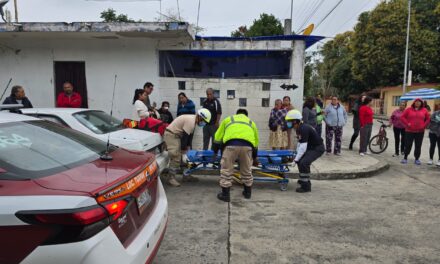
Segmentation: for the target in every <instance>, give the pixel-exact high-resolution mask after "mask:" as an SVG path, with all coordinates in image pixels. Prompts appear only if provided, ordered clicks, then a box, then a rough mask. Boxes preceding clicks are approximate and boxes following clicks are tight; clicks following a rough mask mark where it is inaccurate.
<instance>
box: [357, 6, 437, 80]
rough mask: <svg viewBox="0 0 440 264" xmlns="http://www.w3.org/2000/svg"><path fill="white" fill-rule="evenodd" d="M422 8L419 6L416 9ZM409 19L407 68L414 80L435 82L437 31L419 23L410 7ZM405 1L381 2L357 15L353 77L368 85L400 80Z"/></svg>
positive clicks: (402, 61) (403, 42) (401, 73)
mask: <svg viewBox="0 0 440 264" xmlns="http://www.w3.org/2000/svg"><path fill="white" fill-rule="evenodd" d="M420 10H422V9H420ZM413 12H414V14H413V16H412V19H411V23H410V25H411V35H410V39H411V41H410V51H411V70H413V73H414V76H415V81H424V82H431V81H435V80H436V78H437V76H438V73H439V70H440V69H439V63H440V60H439V55H440V54H439V49H438V38H439V34H438V32H435V31H432V30H430V27H428V26H426V25H425V26H421V25H420V23H419V22H418V17H419V16H422V15H423V14H418V15H416V14H415V12H416V10H415V9H413ZM425 12H426V11H425ZM407 14H408V13H407V2H406V1H405V0H391V1H384V2H381V3H380V4H379V5H378V6H377V7H376V8H375V9H374V10H373V11H371V12H368V13H364V14H362V15H361V16H360V18H359V22H358V24H357V25H356V27H355V33H354V36H353V40H352V42H351V44H352V50H353V65H352V73H353V77H354V78H355V79H356V80H357V81H359V82H361V83H363V84H365V85H366V87H368V88H375V87H378V86H386V85H398V84H401V83H402V81H403V68H404V67H403V66H404V56H405V46H406V21H407Z"/></svg>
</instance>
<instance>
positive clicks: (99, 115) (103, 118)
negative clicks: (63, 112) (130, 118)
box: [73, 111, 124, 134]
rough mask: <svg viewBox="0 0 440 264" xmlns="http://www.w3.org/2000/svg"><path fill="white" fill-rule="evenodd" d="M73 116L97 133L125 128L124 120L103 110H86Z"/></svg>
mask: <svg viewBox="0 0 440 264" xmlns="http://www.w3.org/2000/svg"><path fill="white" fill-rule="evenodd" d="M73 116H74V117H75V118H76V120H78V121H79V122H80V123H81V124H83V125H84V126H85V127H87V128H88V129H90V130H91V131H92V132H93V133H95V134H107V133H110V132H114V131H118V130H121V129H124V127H123V126H122V121H120V120H118V119H116V118H114V117H112V116H110V115H108V114H107V113H105V112H102V111H84V112H79V113H76V114H74V115H73Z"/></svg>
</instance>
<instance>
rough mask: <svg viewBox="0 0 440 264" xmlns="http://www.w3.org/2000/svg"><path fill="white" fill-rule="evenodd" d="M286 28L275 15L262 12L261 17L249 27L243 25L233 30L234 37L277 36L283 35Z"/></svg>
mask: <svg viewBox="0 0 440 264" xmlns="http://www.w3.org/2000/svg"><path fill="white" fill-rule="evenodd" d="M283 33H284V28H283V25H282V24H281V21H280V20H279V19H277V18H276V17H275V16H274V15H272V14H271V15H268V14H265V13H263V14H261V15H260V18H259V19H255V20H254V22H253V24H252V25H251V26H250V27H249V29H247V27H246V26H241V27H239V28H238V29H237V30H235V31H233V32H231V36H233V37H257V36H275V35H283Z"/></svg>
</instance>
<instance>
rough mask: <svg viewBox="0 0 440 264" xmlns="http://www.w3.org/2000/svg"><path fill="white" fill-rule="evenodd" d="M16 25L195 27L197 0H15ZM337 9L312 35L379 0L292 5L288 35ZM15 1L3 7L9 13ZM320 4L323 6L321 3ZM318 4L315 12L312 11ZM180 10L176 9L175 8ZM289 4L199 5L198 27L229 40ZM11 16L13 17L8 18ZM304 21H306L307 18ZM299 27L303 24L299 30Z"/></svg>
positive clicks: (349, 23) (349, 24)
mask: <svg viewBox="0 0 440 264" xmlns="http://www.w3.org/2000/svg"><path fill="white" fill-rule="evenodd" d="M16 1H17V4H18V18H19V22H79V21H100V20H101V19H100V17H99V16H100V13H101V12H102V11H103V10H105V9H107V8H110V7H111V8H113V9H115V10H116V12H117V13H118V14H119V13H122V14H127V15H128V17H129V18H132V19H135V20H139V19H141V20H143V21H154V20H155V19H157V18H158V17H159V13H160V10H162V13H163V14H167V13H168V12H169V11H171V13H178V11H177V10H179V11H180V16H181V17H182V18H184V19H185V21H188V22H190V23H193V24H196V22H197V9H198V4H199V0H162V2H161V3H162V4H161V6H162V7H161V8H160V2H159V1H157V0H137V1H135V0H111V1H106V0H94V1H91V0H16ZM340 1H342V2H341V3H340V4H339V5H338V7H337V8H336V9H335V10H334V11H333V12H332V13H331V14H330V15H329V16H328V17H327V19H326V20H325V21H324V22H322V24H321V25H320V26H319V27H317V28H316V29H315V30H314V32H313V33H312V35H320V36H326V37H334V36H335V35H336V34H338V33H342V32H345V31H347V30H350V29H352V28H353V26H354V25H355V24H356V21H357V17H358V16H359V14H360V13H362V12H363V11H368V10H371V9H373V8H374V7H375V6H376V5H377V4H378V3H379V2H380V1H382V0H293V30H294V31H296V32H297V31H298V30H301V29H304V27H306V26H307V25H308V24H310V23H315V25H317V24H318V23H319V22H320V21H321V20H322V19H323V18H324V17H325V16H326V14H328V12H329V11H330V10H331V9H332V8H333V7H334V6H335V5H337V4H338V3H339V2H340ZM13 2H14V0H10V2H9V3H8V4H7V5H6V8H7V9H8V10H10V11H11V13H12V14H14V4H13ZM321 2H322V3H321ZM318 5H319V8H317V9H316V12H315V13H313V10H314V9H315V7H317V6H318ZM178 7H179V8H178ZM290 10H291V0H200V17H199V26H201V27H203V28H204V29H205V31H204V32H203V33H202V35H205V36H230V34H231V32H232V31H234V30H235V29H237V28H238V27H239V26H241V25H247V26H248V27H249V25H251V24H252V22H253V20H254V19H256V18H258V17H259V15H260V14H261V13H268V14H273V15H275V17H277V18H279V19H280V20H281V21H284V19H286V18H290V13H291V11H290ZM12 17H14V15H12ZM307 18H309V19H307ZM301 25H303V26H302V27H301Z"/></svg>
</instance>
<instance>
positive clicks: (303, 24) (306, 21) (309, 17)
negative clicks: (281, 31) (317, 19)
mask: <svg viewBox="0 0 440 264" xmlns="http://www.w3.org/2000/svg"><path fill="white" fill-rule="evenodd" d="M323 3H324V0H320V2H319V4H318V5H317V6H316V8H315V9H314V10H313V12H312V13H311V14H310V15H309V16H308V17H307V19H306V20H305V21H304V22H303V23H302V24H301V26H300V27H299V28H298V31H300V30H301V29H302V28H304V26H305V25H307V23H308V22H309V21H310V19H311V18H312V17H313V16H314V15H315V14H316V12H317V11H318V10H319V8H320V7H321V5H322V4H323Z"/></svg>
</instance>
